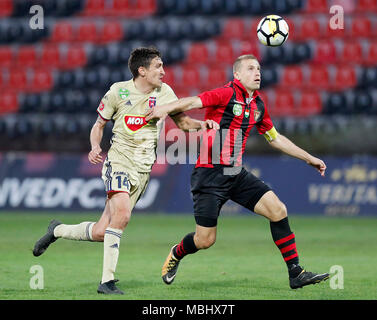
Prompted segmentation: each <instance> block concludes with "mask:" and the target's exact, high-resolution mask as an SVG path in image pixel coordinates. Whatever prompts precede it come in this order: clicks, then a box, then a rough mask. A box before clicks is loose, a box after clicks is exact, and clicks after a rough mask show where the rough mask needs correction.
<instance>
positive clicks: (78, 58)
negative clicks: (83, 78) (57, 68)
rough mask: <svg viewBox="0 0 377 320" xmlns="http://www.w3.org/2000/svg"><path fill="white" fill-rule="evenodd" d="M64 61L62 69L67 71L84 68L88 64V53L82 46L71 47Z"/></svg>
mask: <svg viewBox="0 0 377 320" xmlns="http://www.w3.org/2000/svg"><path fill="white" fill-rule="evenodd" d="M63 61H64V63H63V64H62V67H63V69H66V70H67V69H75V68H78V67H83V66H84V65H85V64H86V62H87V56H86V52H85V50H84V48H83V47H82V46H80V45H77V46H70V47H69V48H68V51H67V53H66V57H65V59H64V60H63Z"/></svg>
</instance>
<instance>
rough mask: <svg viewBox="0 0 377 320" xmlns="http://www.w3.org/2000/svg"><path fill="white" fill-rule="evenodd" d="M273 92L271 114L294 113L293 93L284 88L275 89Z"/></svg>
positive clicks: (278, 115) (284, 114)
mask: <svg viewBox="0 0 377 320" xmlns="http://www.w3.org/2000/svg"><path fill="white" fill-rule="evenodd" d="M274 93H275V94H274V102H273V108H272V110H271V115H273V116H277V117H282V116H293V115H295V96H294V94H293V93H292V92H291V91H289V90H284V89H276V90H275V92H274Z"/></svg>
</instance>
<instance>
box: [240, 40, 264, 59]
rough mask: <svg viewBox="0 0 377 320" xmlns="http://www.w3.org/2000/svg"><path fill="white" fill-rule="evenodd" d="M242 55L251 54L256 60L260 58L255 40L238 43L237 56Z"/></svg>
mask: <svg viewBox="0 0 377 320" xmlns="http://www.w3.org/2000/svg"><path fill="white" fill-rule="evenodd" d="M244 54H253V55H254V56H255V57H256V58H257V59H258V60H259V59H260V58H261V53H260V50H259V45H258V43H257V40H254V41H251V40H243V41H241V42H240V48H239V52H238V55H240V56H241V55H244Z"/></svg>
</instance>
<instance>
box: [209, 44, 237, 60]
mask: <svg viewBox="0 0 377 320" xmlns="http://www.w3.org/2000/svg"><path fill="white" fill-rule="evenodd" d="M235 58H236V56H235V53H234V50H233V46H232V42H231V41H216V42H215V54H214V59H213V61H211V62H212V63H213V64H215V65H219V64H220V65H224V64H233V62H234V60H235Z"/></svg>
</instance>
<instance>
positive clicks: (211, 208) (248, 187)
mask: <svg viewBox="0 0 377 320" xmlns="http://www.w3.org/2000/svg"><path fill="white" fill-rule="evenodd" d="M224 170H233V173H234V174H229V172H228V171H224ZM234 170H235V171H234ZM224 173H226V174H224ZM270 190H271V188H270V187H269V186H267V185H266V184H265V183H264V182H263V181H261V180H260V179H258V178H257V177H256V176H254V175H253V174H252V173H250V172H248V171H246V170H245V169H244V168H239V167H238V168H236V167H235V168H229V167H224V166H215V167H214V168H204V167H198V168H194V170H193V172H192V174H191V192H192V196H193V202H194V214H195V220H196V223H197V224H198V225H200V226H203V227H214V226H216V225H217V218H218V216H219V214H220V210H221V207H222V206H223V205H224V203H225V202H226V201H228V200H229V199H230V200H233V201H234V202H236V203H238V204H240V205H241V206H243V207H245V208H247V209H249V210H251V211H254V207H255V205H256V204H257V202H258V201H259V199H260V198H261V197H262V196H263V195H264V194H265V193H266V192H267V191H270Z"/></svg>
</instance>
